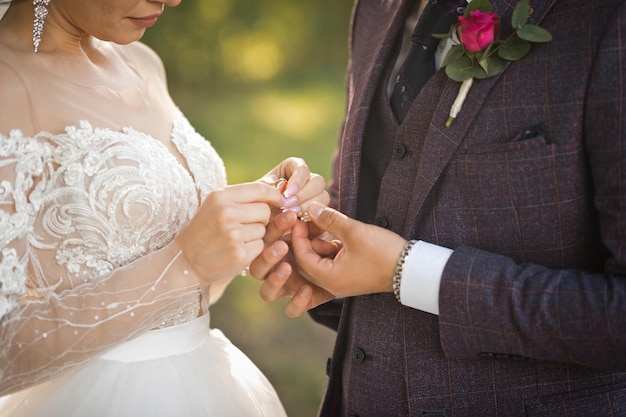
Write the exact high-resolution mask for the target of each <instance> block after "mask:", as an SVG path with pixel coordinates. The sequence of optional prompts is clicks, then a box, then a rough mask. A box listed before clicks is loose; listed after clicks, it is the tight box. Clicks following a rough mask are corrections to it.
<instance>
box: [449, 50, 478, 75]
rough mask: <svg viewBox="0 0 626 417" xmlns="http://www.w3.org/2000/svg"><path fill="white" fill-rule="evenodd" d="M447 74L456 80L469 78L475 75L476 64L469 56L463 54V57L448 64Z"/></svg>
mask: <svg viewBox="0 0 626 417" xmlns="http://www.w3.org/2000/svg"><path fill="white" fill-rule="evenodd" d="M477 68H480V67H478V66H477ZM446 75H447V76H448V77H450V78H451V79H453V80H454V81H465V80H469V79H470V78H472V77H473V76H474V65H473V64H472V61H471V60H470V59H469V58H467V57H466V56H461V59H456V60H454V61H450V62H449V63H448V65H446Z"/></svg>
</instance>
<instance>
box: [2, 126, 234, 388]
mask: <svg viewBox="0 0 626 417" xmlns="http://www.w3.org/2000/svg"><path fill="white" fill-rule="evenodd" d="M171 144H172V145H173V147H172V149H168V148H167V147H166V145H165V144H164V143H163V142H162V141H159V140H155V139H154V138H152V137H151V136H149V135H147V134H144V133H142V132H139V131H137V130H134V129H133V128H130V127H129V128H124V129H121V130H120V131H115V130H111V129H108V128H94V127H93V126H92V125H91V124H90V123H89V122H86V121H85V122H81V123H80V125H78V126H70V127H68V128H67V129H66V130H65V133H63V134H57V135H52V134H48V133H40V134H38V135H35V137H26V136H24V135H23V134H22V133H21V132H20V131H19V130H14V131H12V132H10V134H9V136H3V135H0V174H1V175H0V178H3V180H2V181H1V183H0V242H1V245H2V248H1V256H0V317H2V321H1V322H2V323H3V326H2V328H1V329H0V334H1V335H2V340H3V341H4V342H3V343H5V342H6V344H5V345H4V346H1V347H0V362H2V361H5V360H7V359H8V358H15V356H16V355H19V353H16V352H19V350H20V349H24V348H25V347H28V348H29V349H33V350H35V351H37V352H39V351H41V352H42V354H41V355H42V358H41V361H42V365H41V366H42V368H43V369H45V370H46V372H44V373H39V374H36V375H33V377H32V378H33V379H44V378H45V377H46V373H48V372H49V374H50V375H52V374H53V373H54V372H55V370H53V369H47V366H48V365H49V361H51V359H50V358H51V357H52V358H56V357H57V355H59V357H65V356H67V357H75V358H74V359H70V360H69V361H70V362H72V363H74V362H75V363H78V362H80V361H82V360H86V359H88V358H89V357H90V356H91V355H93V354H95V353H97V352H98V351H102V350H105V349H107V348H108V347H110V346H113V345H115V344H117V343H119V342H120V341H123V340H127V339H129V338H131V337H133V334H138V333H139V332H141V331H143V330H147V329H149V328H155V327H166V326H170V325H173V324H177V323H180V322H185V321H188V320H191V319H193V318H195V317H197V316H198V314H199V312H200V309H201V308H203V309H204V310H206V308H207V305H208V294H199V293H198V291H197V290H193V289H189V290H185V289H184V288H175V289H173V290H170V291H169V292H165V293H164V294H161V295H159V296H158V297H156V296H152V295H151V294H150V292H151V290H153V289H154V286H156V285H161V284H163V283H167V282H168V281H167V280H172V279H175V277H176V275H177V274H178V275H180V273H181V271H178V270H176V268H172V265H173V264H174V263H175V261H176V258H177V257H178V256H179V255H180V253H177V254H176V255H174V254H171V253H170V254H167V253H165V254H159V251H166V249H167V248H166V246H167V245H168V244H170V242H172V241H173V239H174V237H175V235H176V234H177V232H178V231H179V230H180V229H181V227H183V226H184V225H185V224H186V223H187V222H188V221H189V220H190V219H191V217H192V216H193V214H194V213H195V211H196V210H197V208H198V207H199V204H200V203H201V202H202V201H203V200H204V198H205V197H206V196H207V194H208V193H209V192H210V191H211V190H212V189H214V188H216V187H222V186H224V185H225V184H226V176H225V170H224V165H223V162H222V160H221V159H220V157H219V156H218V155H217V153H216V151H215V150H214V148H213V147H212V146H211V145H210V143H209V142H208V141H206V140H205V139H204V138H202V137H201V136H200V135H199V134H198V133H196V131H195V130H194V129H193V128H192V127H191V126H190V124H189V123H188V121H187V120H186V119H185V118H184V117H183V116H182V115H181V116H180V117H178V118H177V119H176V120H174V122H173V128H172V133H171ZM172 150H174V151H172ZM175 153H177V154H175ZM7 178H13V180H8V179H7ZM164 248H165V249H164ZM157 254H158V255H159V256H157ZM137 260H141V262H140V263H139V264H136V263H135V261H137ZM133 271H136V272H133ZM134 273H141V274H149V275H153V276H154V284H152V280H151V279H148V281H149V282H150V283H151V284H150V285H149V286H147V285H143V286H142V285H136V284H135V283H134V282H132V277H133V274H134ZM184 273H186V271H185V272H184ZM116 274H117V275H118V278H116V280H111V282H117V284H115V285H116V287H114V289H111V285H110V284H109V283H107V281H108V280H110V279H111V277H112V276H115V275H116ZM126 277H129V278H128V279H126ZM125 282H128V287H126V286H125V284H124V283H125ZM163 285H165V284H163ZM168 285H169V284H168ZM51 300H52V306H49V304H50V301H51ZM201 300H204V301H205V302H204V303H201V302H200V301H201ZM29 307H32V309H29ZM144 310H146V311H149V312H148V313H147V314H146V313H142V311H144ZM136 312H137V313H138V316H139V315H140V314H141V317H144V314H145V318H144V319H142V320H144V323H145V324H144V326H147V328H144V329H142V328H141V326H137V325H129V329H132V331H130V330H129V329H126V328H124V326H125V323H124V321H123V320H121V321H120V323H121V325H120V324H117V323H112V322H110V323H108V327H107V326H104V327H102V325H103V323H107V322H109V320H110V319H111V318H113V317H118V318H119V317H120V315H123V314H126V315H127V316H128V317H134V316H135V313H136ZM155 318H158V320H157V321H155ZM150 320H152V322H153V324H150ZM154 323H156V325H155V324H154ZM99 327H102V329H99ZM103 332H105V333H106V336H104V337H103V336H100V337H98V336H97V335H98V334H100V335H103ZM33 333H34V334H36V335H37V337H36V338H35V339H34V340H33V339H32V334H33ZM90 334H95V335H96V336H94V338H93V341H91V342H89V343H88V344H87V345H88V346H85V347H83V348H80V349H77V350H76V351H71V350H70V351H69V352H68V351H65V350H64V349H65V348H64V347H63V348H57V349H61V350H60V351H58V352H54V350H53V351H49V349H50V345H46V343H53V342H52V339H53V337H52V336H53V335H55V336H56V337H60V338H63V342H64V343H69V344H71V340H72V339H71V338H72V337H75V338H77V341H81V342H83V341H84V340H85V335H90ZM7 338H8V339H7ZM46 339H50V341H49V342H47V340H46ZM54 346H57V345H54ZM55 360H56V359H55ZM6 363H7V364H9V367H8V369H7V368H6V367H4V366H0V380H2V379H3V377H4V381H3V382H4V384H3V385H6V386H9V384H11V377H14V376H15V377H16V378H18V381H19V382H16V383H17V384H20V383H22V382H23V380H24V376H25V375H24V373H23V372H20V371H19V370H18V371H16V370H11V369H10V366H11V362H6ZM65 367H66V365H65V364H59V368H60V369H64V368H65ZM35 368H36V367H35ZM26 377H27V378H26V380H28V379H29V377H28V376H26ZM5 388H6V387H5ZM0 391H2V390H1V389H0Z"/></svg>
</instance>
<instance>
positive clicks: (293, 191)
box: [259, 157, 330, 214]
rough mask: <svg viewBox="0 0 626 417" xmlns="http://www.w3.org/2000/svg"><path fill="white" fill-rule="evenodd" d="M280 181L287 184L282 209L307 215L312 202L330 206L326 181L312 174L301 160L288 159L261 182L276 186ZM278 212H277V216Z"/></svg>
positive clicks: (283, 193)
mask: <svg viewBox="0 0 626 417" xmlns="http://www.w3.org/2000/svg"><path fill="white" fill-rule="evenodd" d="M280 179H285V180H287V182H286V183H285V184H283V186H282V189H281V191H282V197H283V198H282V201H281V204H280V208H281V209H287V210H289V211H293V212H295V213H296V214H297V213H300V212H302V213H305V212H306V209H307V207H308V205H309V204H310V203H311V202H312V201H317V202H320V203H322V204H328V202H329V201H330V197H329V196H328V193H327V192H326V191H325V186H326V183H325V180H324V178H323V177H322V176H321V175H318V174H315V173H312V172H311V170H310V169H309V167H308V165H307V164H306V162H305V161H304V160H303V159H301V158H295V157H291V158H287V159H285V160H283V161H282V162H281V163H280V164H278V165H277V166H276V167H275V168H274V169H272V170H271V171H270V172H268V173H267V174H265V175H264V176H263V177H262V178H261V179H259V181H260V182H263V183H266V184H269V185H271V186H274V187H275V186H276V185H277V184H278V182H279V180H280ZM276 213H277V212H275V214H276Z"/></svg>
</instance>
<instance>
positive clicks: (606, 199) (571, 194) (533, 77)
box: [252, 0, 626, 417]
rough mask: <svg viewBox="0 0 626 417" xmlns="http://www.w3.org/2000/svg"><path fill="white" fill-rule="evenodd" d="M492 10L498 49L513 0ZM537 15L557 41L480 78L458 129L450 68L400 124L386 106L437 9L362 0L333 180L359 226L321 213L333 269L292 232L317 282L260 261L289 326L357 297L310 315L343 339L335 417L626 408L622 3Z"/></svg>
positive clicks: (331, 407)
mask: <svg viewBox="0 0 626 417" xmlns="http://www.w3.org/2000/svg"><path fill="white" fill-rule="evenodd" d="M431 1H433V0H431ZM439 1H440V2H441V1H443V0H439ZM491 3H492V6H493V11H494V12H495V13H497V15H498V16H500V25H501V34H500V38H501V39H504V38H506V37H507V36H508V35H509V34H510V33H511V20H512V14H513V7H514V6H515V2H511V1H509V0H492V2H491ZM530 6H531V7H532V14H531V16H530V21H531V23H533V24H535V25H539V26H541V27H543V28H545V29H547V30H548V31H549V32H550V33H551V34H552V37H553V38H552V41H551V42H549V43H545V44H534V45H533V46H532V47H531V50H530V51H529V53H528V54H527V55H526V56H525V57H524V58H522V59H521V60H519V61H515V62H510V63H507V64H505V67H504V70H503V71H502V72H501V73H500V74H498V75H495V76H493V77H490V78H486V79H480V80H475V81H474V83H473V86H472V87H471V89H470V91H469V94H468V96H467V98H466V100H465V102H464V104H463V107H462V109H461V111H460V113H459V114H458V115H457V117H456V119H455V120H454V122H453V123H452V124H451V126H450V127H446V120H447V118H448V113H449V110H450V108H451V106H452V103H453V101H454V99H455V97H456V96H457V93H458V91H459V83H458V82H455V81H452V80H450V79H449V78H448V77H447V76H446V73H445V72H444V71H443V70H439V71H437V72H436V73H435V74H434V75H432V77H430V78H429V79H428V81H427V82H426V84H425V85H424V86H423V87H422V88H421V91H419V93H418V95H417V97H416V98H415V101H413V103H412V104H410V103H409V104H408V106H407V108H408V113H406V115H405V116H398V114H397V113H395V112H394V109H393V108H392V106H391V105H390V98H391V96H392V93H391V91H392V89H393V88H392V87H393V80H395V78H396V74H397V73H398V68H399V67H400V66H401V64H402V61H403V57H404V55H406V53H405V52H406V51H407V42H406V40H407V38H408V37H410V35H407V33H409V34H410V32H411V29H410V28H411V26H412V22H415V21H417V16H418V15H419V14H420V13H421V12H422V8H423V5H422V4H421V3H420V2H419V1H418V2H415V1H414V0H395V1H393V0H359V1H357V2H356V4H355V8H354V14H353V20H352V26H351V38H350V39H351V40H350V52H351V55H350V65H349V71H348V76H347V85H348V91H347V113H346V117H345V122H344V126H343V131H342V136H341V142H340V145H339V149H338V154H337V157H336V160H335V170H334V177H333V182H332V185H331V194H333V195H334V197H335V199H334V202H333V206H334V207H336V208H338V209H339V210H340V211H341V212H343V213H344V214H346V215H347V216H348V217H344V216H341V215H339V213H337V212H335V211H333V210H331V209H325V210H324V211H322V212H321V215H320V213H318V212H317V210H316V212H315V213H313V215H312V217H313V221H314V223H315V224H316V225H317V226H320V227H321V228H322V229H326V230H328V231H330V232H331V233H333V234H334V235H335V236H337V237H339V238H340V239H342V240H344V242H343V243H344V250H342V252H341V256H339V257H335V258H334V260H333V261H332V262H331V263H330V264H326V266H327V268H326V270H325V271H323V272H322V270H321V268H320V267H319V265H317V264H316V262H320V261H321V259H319V257H318V259H316V260H315V261H311V257H312V256H313V255H311V253H312V252H311V249H312V247H311V245H310V244H309V246H308V247H307V246H306V245H305V244H303V243H302V242H300V241H297V240H296V241H294V252H295V255H296V258H297V260H298V262H299V265H298V271H299V272H301V273H303V274H304V275H305V276H307V278H309V279H310V280H311V282H314V283H315V284H316V285H313V286H303V285H302V282H303V281H302V276H300V275H299V274H298V273H295V271H296V269H295V268H294V269H293V270H292V269H290V268H288V267H287V266H286V264H285V263H279V264H278V266H277V267H276V268H274V269H273V270H272V271H271V272H269V273H268V269H269V268H271V267H272V266H273V265H274V263H275V262H277V257H278V255H282V254H283V253H284V252H283V251H284V246H280V242H279V243H277V244H275V245H273V246H269V247H268V250H267V251H266V252H265V253H264V256H263V257H262V258H260V259H259V260H257V261H256V262H255V264H253V266H252V273H253V275H254V276H256V277H257V278H266V280H265V283H264V285H263V288H262V294H263V297H264V298H265V299H268V300H274V299H276V298H279V297H280V296H284V295H289V296H293V298H292V300H291V301H290V303H289V304H288V306H287V308H288V309H289V314H290V315H298V314H300V313H302V312H303V311H306V309H308V308H310V307H314V306H315V305H316V304H319V303H320V302H321V301H325V300H327V299H328V298H330V293H334V294H335V295H340V296H341V297H343V298H340V299H337V300H334V301H332V302H329V303H326V304H322V305H320V306H319V307H317V308H315V309H314V310H313V311H312V312H311V314H312V316H313V317H315V318H316V319H318V320H319V321H321V322H323V323H325V324H327V325H330V326H333V327H334V328H336V330H337V341H336V345H335V350H334V353H333V357H332V359H331V360H330V362H329V366H328V374H329V382H328V388H327V391H326V395H325V398H324V401H323V404H322V407H321V410H320V415H321V416H360V417H364V416H375V417H381V416H434V415H446V416H481V417H485V416H507V417H510V416H520V417H521V416H550V417H554V416H570V417H571V416H581V417H582V416H626V173H625V169H626V99H625V98H626V85H625V84H624V80H626V2H623V1H619V0H584V1H581V0H531V3H530ZM405 28H409V29H406V30H405ZM443 32H447V31H443ZM403 39H404V42H403ZM440 55H441V54H440ZM439 58H440V56H439ZM350 218H352V219H350ZM353 219H358V220H359V221H357V220H353ZM363 223H369V224H373V225H376V227H374V226H368V227H363ZM277 224H278V223H277ZM275 226H276V227H277V228H278V229H280V227H284V228H285V229H286V228H287V226H286V223H285V224H284V225H283V226H281V225H275ZM346 230H347V231H348V232H346ZM294 233H295V234H296V235H295V237H294V239H302V238H303V236H306V235H305V234H304V233H303V231H302V227H301V225H300V226H298V228H296V229H295V230H294ZM392 237H395V238H396V240H394V239H392ZM397 239H400V246H398V240H397ZM409 239H415V240H418V241H419V242H420V243H418V244H416V245H415V246H414V247H413V248H412V249H411V250H410V251H409V253H408V255H407V257H406V258H405V261H406V264H405V265H406V266H407V270H405V271H402V274H401V280H402V281H401V284H402V285H401V287H400V294H399V295H400V297H399V298H400V301H399V300H398V299H397V298H396V296H395V295H394V293H393V287H392V275H393V274H394V265H395V261H396V260H397V257H398V255H399V254H400V250H401V247H402V244H403V243H404V242H405V241H406V240H409ZM297 242H299V243H298V244H297V245H296V243H297ZM383 242H391V244H392V245H393V253H394V256H395V258H394V257H392V258H391V259H389V258H390V257H389V256H384V254H385V253H386V252H389V250H388V247H389V246H388V245H386V244H384V243H383ZM268 243H271V242H268ZM315 247H316V246H313V248H315ZM279 249H280V250H279ZM271 250H273V251H274V253H273V254H272V253H270V251H271ZM429 250H433V251H434V253H437V254H438V259H443V261H442V265H441V268H440V269H437V268H434V269H433V265H432V264H433V263H434V264H436V260H434V258H433V257H432V256H430V255H428V254H429V253H431V252H424V251H429ZM368 253H371V254H380V255H376V256H378V257H379V258H380V259H379V260H378V261H377V262H372V261H371V260H370V259H368V257H367V256H365V255H364V254H368ZM377 259H378V258H377ZM416 259H418V260H419V261H418V262H416V261H415V260H416ZM368 262H370V263H368ZM340 265H343V269H342V271H343V273H335V269H338V267H339V266H340ZM363 265H365V267H364V266H363ZM348 266H352V267H353V268H350V267H348ZM408 266H412V267H411V268H409V267H408ZM354 268H361V270H365V271H366V272H363V273H359V274H352V273H351V272H350V271H354V270H355V269H354ZM378 270H384V271H386V272H387V273H388V274H387V275H386V277H387V278H386V279H388V283H387V284H385V286H383V287H381V288H380V289H377V290H375V291H370V290H368V288H377V287H376V286H375V285H372V281H373V280H375V279H378V278H379V277H380V276H383V277H385V275H384V274H378V272H377V271H378ZM289 271H293V272H294V274H292V275H291V276H289V277H287V276H286V274H285V273H286V272H289ZM368 271H369V272H368ZM433 271H435V272H434V273H433ZM355 275H356V276H355ZM433 275H434V278H433ZM407 282H410V285H408V284H407V285H406V286H405V283H407ZM346 283H349V285H348V284H346ZM342 284H343V286H342ZM311 288H312V289H313V291H311ZM322 288H326V289H327V290H328V292H324V291H323V290H322ZM338 288H343V291H344V292H343V293H341V294H338V293H339V291H336V289H338ZM433 288H434V289H435V292H434V294H435V295H434V296H431V297H430V299H429V300H426V301H425V302H424V301H423V300H422V301H420V300H419V299H420V297H421V296H422V295H423V294H426V295H427V294H428V293H429V291H430V292H431V293H432V292H433ZM411 292H412V293H411ZM363 294H364V295H363ZM415 300H417V301H415ZM433 305H434V306H433Z"/></svg>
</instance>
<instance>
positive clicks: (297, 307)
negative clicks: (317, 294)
mask: <svg viewBox="0 0 626 417" xmlns="http://www.w3.org/2000/svg"><path fill="white" fill-rule="evenodd" d="M312 296H313V289H312V288H311V287H310V286H308V285H303V286H302V288H300V289H299V290H298V291H297V292H296V293H295V294H294V296H293V297H291V300H290V301H289V302H288V303H287V305H286V306H285V314H286V315H287V316H288V317H291V318H296V317H300V316H301V315H303V314H304V313H306V312H307V311H309V309H310V308H311V307H312V305H311V304H312V301H311V298H312Z"/></svg>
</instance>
